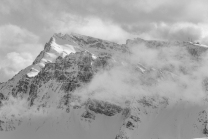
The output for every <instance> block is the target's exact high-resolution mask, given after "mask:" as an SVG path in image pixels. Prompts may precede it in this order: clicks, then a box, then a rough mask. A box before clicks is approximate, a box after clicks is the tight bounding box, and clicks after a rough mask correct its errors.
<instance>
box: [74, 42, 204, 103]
mask: <svg viewBox="0 0 208 139" xmlns="http://www.w3.org/2000/svg"><path fill="white" fill-rule="evenodd" d="M115 59H117V61H118V62H120V63H119V64H118V63H117V64H115V65H114V66H111V67H110V68H109V69H108V70H104V71H101V72H100V73H98V74H97V75H95V77H94V78H93V79H92V81H91V82H90V84H89V85H87V86H86V87H84V88H83V89H81V90H78V91H77V94H79V95H80V96H85V97H92V98H95V99H101V100H108V101H110V102H112V103H115V102H118V103H124V102H125V101H126V100H132V98H135V99H139V98H141V97H143V96H150V97H151V96H160V97H165V98H168V99H169V100H170V102H176V101H178V100H184V101H188V102H194V103H195V102H197V103H199V102H200V101H201V100H202V99H205V98H206V90H205V88H206V87H205V86H204V82H205V80H206V79H207V77H208V74H207V72H206V71H207V69H208V67H207V66H206V65H207V64H208V63H207V53H204V54H203V55H201V56H200V60H198V58H196V57H194V56H193V55H191V54H190V53H189V52H188V51H187V48H185V47H179V46H169V47H161V48H157V49H155V48H148V47H146V46H145V45H135V46H133V47H132V48H131V54H130V55H125V56H121V55H119V56H116V57H115Z"/></svg>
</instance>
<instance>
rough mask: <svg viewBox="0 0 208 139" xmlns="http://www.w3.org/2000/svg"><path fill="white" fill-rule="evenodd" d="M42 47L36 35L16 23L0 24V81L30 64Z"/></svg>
mask: <svg viewBox="0 0 208 139" xmlns="http://www.w3.org/2000/svg"><path fill="white" fill-rule="evenodd" d="M42 49H43V47H42V46H41V45H40V43H39V38H38V36H36V35H34V34H33V33H31V32H29V31H28V30H26V29H23V28H20V27H18V26H16V25H11V24H9V25H3V26H0V58H1V60H0V71H1V73H0V74H1V75H2V76H1V79H0V82H2V81H6V80H8V79H9V78H11V77H12V76H13V75H14V74H16V73H17V72H19V71H20V70H22V69H24V68H25V67H26V66H28V65H30V64H31V63H32V61H33V59H34V58H35V57H36V56H37V55H38V53H39V52H40V51H41V50H42Z"/></svg>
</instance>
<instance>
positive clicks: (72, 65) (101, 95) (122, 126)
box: [0, 33, 208, 139]
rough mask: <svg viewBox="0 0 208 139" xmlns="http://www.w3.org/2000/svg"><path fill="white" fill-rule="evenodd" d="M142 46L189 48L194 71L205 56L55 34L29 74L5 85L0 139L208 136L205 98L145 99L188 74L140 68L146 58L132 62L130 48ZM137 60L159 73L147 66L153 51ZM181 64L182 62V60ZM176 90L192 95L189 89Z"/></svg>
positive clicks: (193, 49) (199, 50) (198, 50)
mask: <svg viewBox="0 0 208 139" xmlns="http://www.w3.org/2000/svg"><path fill="white" fill-rule="evenodd" d="M141 44H142V45H145V46H147V47H148V48H150V49H154V50H160V49H161V48H162V47H167V48H169V47H170V46H173V45H177V46H180V47H184V48H185V49H186V50H187V52H188V53H189V54H190V55H191V57H192V58H191V60H194V61H195V62H197V63H200V61H199V59H200V56H201V55H203V53H204V52H206V50H207V48H206V47H201V46H198V45H194V44H191V43H189V42H161V41H146V40H143V39H139V38H138V39H135V40H127V43H126V44H122V45H120V44H116V43H113V42H109V41H104V40H100V39H97V38H92V37H89V36H83V35H79V34H73V33H72V34H69V35H68V34H66V35H62V34H55V35H54V36H53V37H52V38H51V39H50V41H49V42H48V43H46V45H45V48H44V50H43V51H42V52H41V53H40V54H39V55H38V56H37V58H36V59H35V61H34V62H33V64H32V65H31V66H29V67H27V68H25V69H23V70H22V71H20V72H19V73H18V74H17V75H15V76H14V77H13V78H12V79H10V80H9V81H8V82H5V83H2V84H0V105H1V106H0V130H1V133H0V138H4V139H14V138H15V139H28V138H30V139H49V138H50V139H58V138H61V139H67V138H71V139H140V138H142V139H158V138H159V139H167V138H168V139H192V138H205V137H206V136H208V130H207V120H208V119H207V113H208V109H207V98H206V97H204V98H203V99H202V100H203V103H198V102H193V101H189V100H187V99H184V98H183V97H181V98H179V99H176V100H175V99H174V103H173V102H172V101H173V100H172V99H171V98H170V97H168V96H167V95H161V94H160V93H155V94H151V95H149V94H144V93H141V92H142V91H144V90H142V89H141V88H146V89H147V90H149V91H150V92H151V91H152V90H151V89H152V88H153V92H154V91H158V90H154V89H157V88H156V87H157V84H160V82H163V83H164V82H166V81H170V80H171V81H174V83H175V82H180V81H181V78H180V77H181V75H185V74H189V71H186V69H180V72H175V68H176V67H174V66H173V65H172V67H171V68H169V67H168V66H169V65H168V66H167V63H165V64H164V65H165V66H163V67H164V68H160V67H157V66H156V67H154V66H153V67H150V66H149V65H148V64H145V63H142V62H143V61H141V63H139V62H138V59H141V58H143V57H140V56H139V55H137V56H138V57H136V58H135V57H132V55H134V53H135V52H136V50H135V51H132V50H131V48H132V47H134V46H135V45H138V46H140V45H141ZM140 50H141V51H140ZM137 51H138V50H137ZM149 52H150V55H149ZM171 52H172V51H171ZM143 53H145V54H143ZM139 54H140V55H144V56H145V58H144V61H148V62H150V63H152V65H155V63H154V62H155V61H153V62H152V59H151V60H149V58H150V57H151V56H152V55H154V53H152V51H149V50H148V53H146V50H145V49H142V47H141V49H140V48H139ZM171 54H172V53H171ZM162 55H163V53H162ZM182 56H184V55H183V54H182ZM126 57H127V58H126ZM167 57H169V56H167ZM167 57H166V58H167ZM178 57H179V59H180V60H181V59H182V60H183V58H181V55H180V56H178ZM178 57H177V58H178ZM177 58H176V59H177ZM162 59H163V58H162ZM156 62H157V61H156ZM174 62H175V61H174ZM175 63H176V62H175ZM159 65H160V64H159ZM184 65H185V64H184ZM181 68H183V67H181ZM124 69H125V70H124ZM123 71H125V72H123ZM129 71H130V72H131V73H129V74H128V73H126V72H129ZM181 73H183V74H181ZM114 74H115V75H114ZM116 78H118V80H117V79H116ZM123 78H124V79H126V80H124V81H123ZM106 80H107V81H106ZM204 81H205V80H204ZM114 83H115V84H114ZM165 85H168V84H165ZM180 85H181V86H180ZM97 86H98V87H97ZM129 86H130V88H128V87H129ZM155 86H156V87H155ZM179 86H180V87H181V88H182V89H184V88H185V89H186V88H188V87H187V86H186V84H179ZM164 87H165V86H164ZM197 87H198V86H197ZM205 87H206V84H205ZM126 88H128V90H129V92H128V91H126V90H125V89H126ZM185 89H184V90H185ZM162 90H163V89H162ZM159 91H160V90H159ZM185 91H186V90H185ZM116 92H119V93H116ZM132 92H133V93H132ZM135 92H136V93H135ZM146 93H147V92H146ZM132 94H133V95H132ZM138 94H139V95H138Z"/></svg>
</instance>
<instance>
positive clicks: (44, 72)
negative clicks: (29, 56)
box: [0, 35, 208, 139]
mask: <svg viewBox="0 0 208 139" xmlns="http://www.w3.org/2000/svg"><path fill="white" fill-rule="evenodd" d="M60 37H61V38H62V39H63V40H67V39H70V40H72V41H74V42H76V43H77V44H78V45H79V46H80V47H82V48H86V49H87V50H80V51H78V52H76V53H70V54H68V55H66V56H65V57H61V56H59V57H57V58H56V60H55V61H54V62H51V63H49V62H48V63H46V64H45V67H43V68H42V69H41V70H40V72H39V73H38V74H37V75H36V76H34V77H29V76H27V74H21V76H20V74H18V75H17V76H18V77H20V78H19V79H18V80H17V82H15V83H14V80H15V79H14V78H15V77H14V78H13V79H11V80H10V81H9V82H8V83H7V84H6V83H5V84H4V83H3V84H2V83H1V84H0V85H1V86H0V89H2V88H3V89H4V90H5V88H6V89H7V90H8V94H5V93H4V92H3V91H2V90H0V107H1V106H2V105H3V104H2V101H4V100H7V99H8V98H9V95H12V96H13V97H14V98H26V99H27V101H28V105H29V106H28V107H33V106H37V108H38V110H39V109H41V108H47V107H49V106H50V105H51V104H50V103H49V100H50V99H52V96H51V93H56V94H58V95H57V98H56V99H57V101H55V100H52V101H54V103H57V106H56V107H57V109H61V110H63V111H64V112H66V113H70V112H71V109H74V110H79V109H84V110H83V111H84V112H83V113H82V114H81V117H80V119H81V120H84V121H88V122H92V121H93V120H95V119H96V115H98V114H102V115H105V116H108V117H111V116H114V115H116V114H121V115H122V116H123V117H124V118H123V124H122V126H121V127H120V131H119V133H118V134H117V136H116V139H129V138H130V137H129V136H128V133H127V132H133V131H134V130H136V129H137V128H138V126H139V124H140V123H141V122H142V117H145V116H148V114H151V111H154V110H156V109H158V108H160V107H161V106H164V107H165V106H167V105H168V99H167V98H158V97H141V98H140V99H138V100H135V102H134V104H129V105H128V106H125V107H122V106H119V105H117V104H112V103H110V102H107V101H101V100H96V99H92V98H89V99H87V100H86V101H84V102H82V101H81V99H80V97H79V96H78V95H76V90H77V89H79V88H82V87H83V86H85V85H87V84H89V83H90V81H91V80H92V79H93V77H94V76H95V75H96V73H97V72H99V71H100V70H105V69H107V68H108V67H109V66H110V64H109V63H110V62H109V61H111V60H112V55H113V54H112V52H113V51H119V52H120V53H128V54H129V48H128V47H127V45H134V44H138V43H145V44H146V45H147V46H148V47H151V48H157V47H164V46H167V45H171V43H167V42H162V41H145V40H142V39H136V40H133V41H130V40H129V41H127V45H125V44H123V45H119V44H116V43H112V42H108V41H103V40H100V39H96V38H92V37H86V36H81V35H71V36H69V35H65V36H60ZM51 41H52V39H51V40H50V41H49V43H46V45H45V48H44V50H43V51H42V52H41V53H40V54H39V56H38V57H37V59H36V60H35V61H34V62H33V65H35V64H37V63H38V62H40V58H42V57H43V55H44V53H45V52H48V51H49V50H50V47H51ZM173 44H176V45H178V44H177V42H175V43H173ZM183 46H185V47H186V49H187V50H188V52H189V53H190V55H192V56H194V57H195V58H198V57H199V55H200V54H201V53H202V52H203V51H205V50H206V48H198V47H195V46H194V45H192V44H190V43H185V42H184V43H183ZM91 49H93V50H94V51H93V52H95V53H96V58H93V54H92V53H91V52H90V51H88V50H91ZM135 69H136V70H138V71H140V72H141V77H140V78H141V82H142V83H143V84H145V85H147V86H151V85H154V84H156V83H157V82H158V80H160V79H162V78H163V76H164V73H165V72H166V71H168V70H163V69H160V70H152V69H148V68H146V67H144V66H142V65H139V64H138V65H136V66H135ZM141 69H142V70H141ZM170 70H171V67H170ZM152 75H156V76H157V79H156V78H152V77H153V76H152ZM207 80H208V79H205V80H204V82H203V83H204V88H205V90H206V91H207V90H208V89H207V86H208V85H207V84H208V83H207V82H208V81H207ZM72 104H73V105H72ZM148 110H150V111H148ZM0 118H1V117H0ZM14 119H15V117H12V118H7V117H3V118H1V119H0V131H11V130H15V128H16V127H17V126H18V125H20V124H21V120H22V119H21V118H19V119H18V118H17V119H18V120H14ZM198 122H199V123H200V124H201V125H202V126H203V127H204V128H203V131H201V132H202V133H203V134H205V135H208V129H207V113H206V111H202V112H200V113H199V118H198Z"/></svg>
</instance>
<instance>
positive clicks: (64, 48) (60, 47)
mask: <svg viewBox="0 0 208 139" xmlns="http://www.w3.org/2000/svg"><path fill="white" fill-rule="evenodd" d="M77 51H80V48H79V46H78V45H77V44H76V43H74V42H72V41H69V40H67V41H66V40H64V39H63V38H61V37H59V36H57V35H54V36H53V37H52V41H51V43H50V49H49V50H48V51H47V52H44V55H43V57H42V59H41V60H40V62H39V63H37V64H35V65H33V66H32V68H31V70H30V71H29V72H28V73H27V76H29V77H34V76H36V75H37V74H38V73H39V72H40V71H41V69H42V68H44V67H45V64H47V63H53V62H55V60H56V58H57V57H59V56H61V57H65V56H66V55H69V54H70V53H76V52H77Z"/></svg>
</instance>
